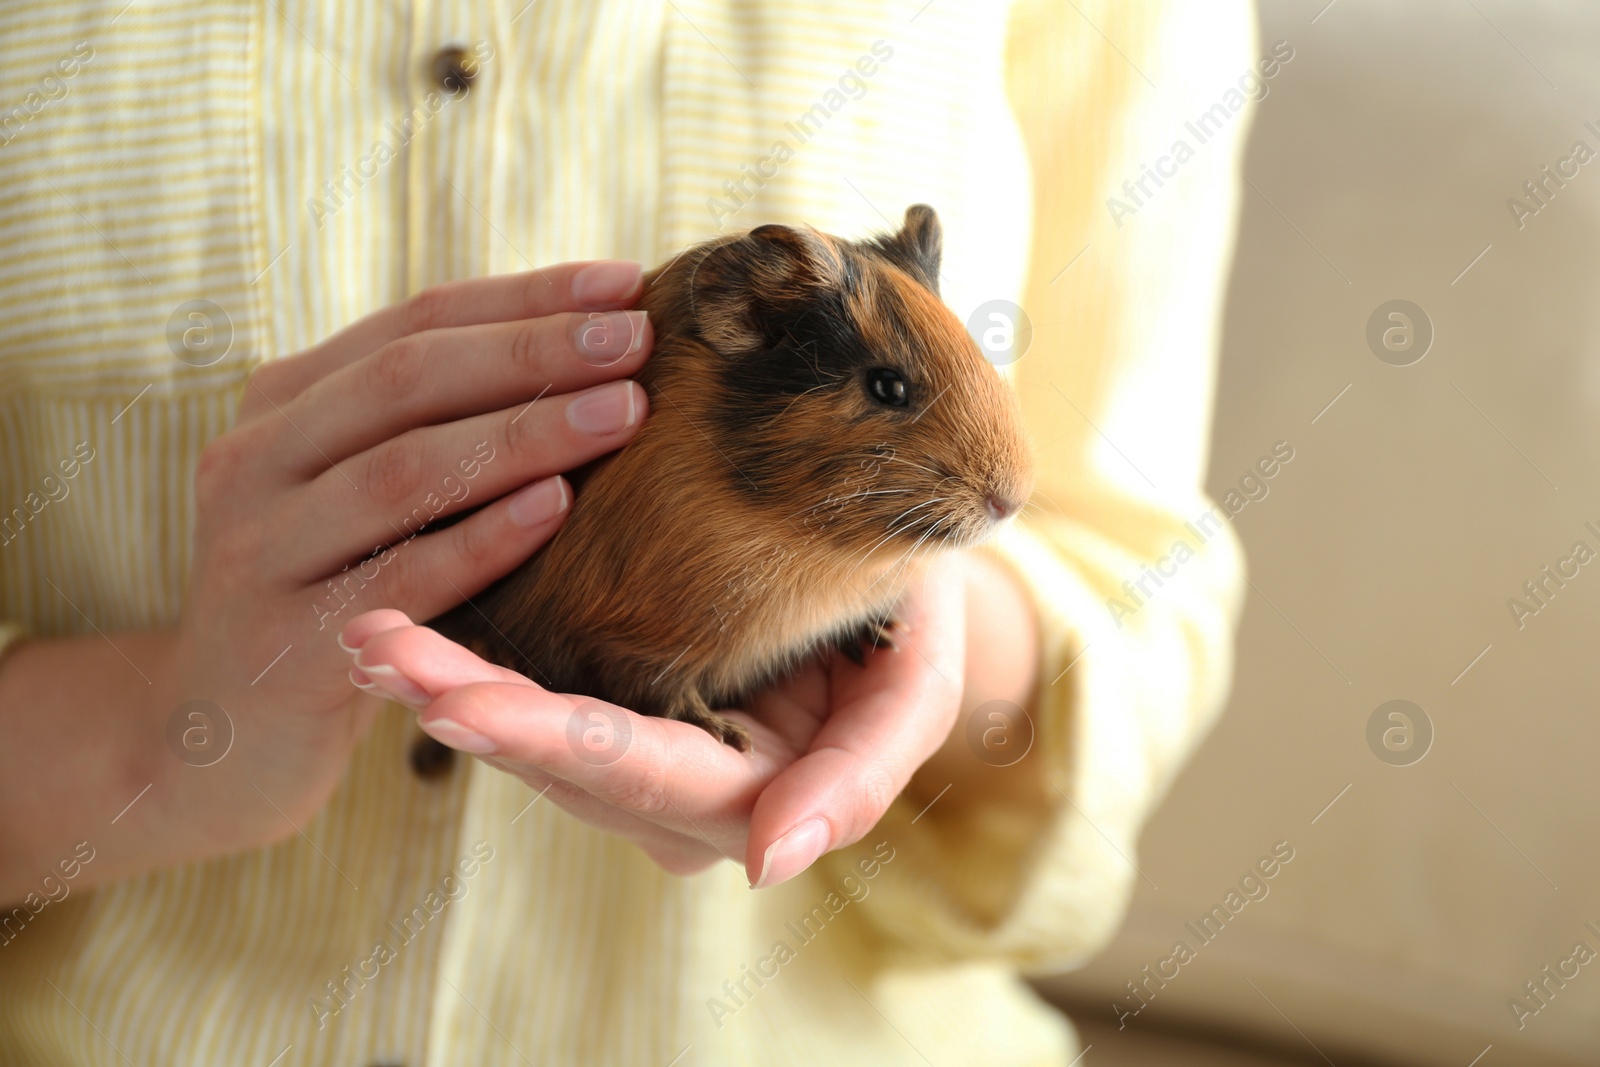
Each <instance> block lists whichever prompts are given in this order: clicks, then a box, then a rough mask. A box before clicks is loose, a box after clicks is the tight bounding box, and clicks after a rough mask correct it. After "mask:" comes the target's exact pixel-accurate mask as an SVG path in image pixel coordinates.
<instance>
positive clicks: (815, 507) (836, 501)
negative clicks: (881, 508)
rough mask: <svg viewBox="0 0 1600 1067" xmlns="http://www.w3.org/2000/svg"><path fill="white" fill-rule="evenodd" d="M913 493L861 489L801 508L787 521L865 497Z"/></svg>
mask: <svg viewBox="0 0 1600 1067" xmlns="http://www.w3.org/2000/svg"><path fill="white" fill-rule="evenodd" d="M913 492H916V490H914V489H861V490H857V491H856V492H854V493H846V494H845V495H844V496H831V497H829V498H828V499H826V500H824V501H823V502H822V503H820V504H812V505H811V506H810V507H807V508H801V509H800V510H799V511H797V512H795V513H794V514H792V515H789V516H787V519H788V521H791V522H792V521H794V520H795V519H798V518H800V517H801V516H802V515H808V514H813V513H816V512H820V511H821V510H822V509H823V508H830V509H836V508H838V507H839V506H840V505H843V504H848V503H849V502H850V501H852V500H856V499H859V498H860V497H864V496H884V495H889V494H895V495H898V494H902V493H913Z"/></svg>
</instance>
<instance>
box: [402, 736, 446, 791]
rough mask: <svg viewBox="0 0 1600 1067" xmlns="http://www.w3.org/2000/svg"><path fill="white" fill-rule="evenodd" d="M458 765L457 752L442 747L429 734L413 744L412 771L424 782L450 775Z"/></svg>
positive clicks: (444, 746)
mask: <svg viewBox="0 0 1600 1067" xmlns="http://www.w3.org/2000/svg"><path fill="white" fill-rule="evenodd" d="M455 765H456V750H455V749H453V748H451V747H450V746H448V745H441V744H440V743H439V742H437V741H435V740H434V739H433V738H431V737H429V736H428V735H427V734H423V735H422V736H421V737H419V738H417V739H416V741H414V742H412V744H411V770H412V772H413V773H414V774H416V776H417V777H418V778H421V779H422V780H423V781H433V780H434V779H436V778H443V777H444V776H445V775H447V774H449V773H450V771H451V769H452V768H454V767H455Z"/></svg>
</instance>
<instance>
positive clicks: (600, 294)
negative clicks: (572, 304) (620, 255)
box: [572, 259, 644, 307]
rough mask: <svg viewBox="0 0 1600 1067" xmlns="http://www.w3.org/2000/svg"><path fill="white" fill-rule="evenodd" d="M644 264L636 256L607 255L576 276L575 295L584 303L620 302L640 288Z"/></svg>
mask: <svg viewBox="0 0 1600 1067" xmlns="http://www.w3.org/2000/svg"><path fill="white" fill-rule="evenodd" d="M643 277H644V268H643V267H641V266H640V265H639V264H637V263H635V262H633V261H632V260H626V259H605V260H601V261H600V262H599V263H591V264H589V265H588V266H587V267H585V268H583V269H582V270H580V271H579V272H578V273H577V274H574V275H573V276H572V298H573V299H574V300H576V301H577V302H578V303H579V304H581V305H583V306H584V307H600V306H601V305H603V304H619V303H622V302H623V301H625V300H627V299H628V298H629V297H631V296H633V295H634V294H635V293H637V292H638V291H639V284H640V282H641V280H642V279H643Z"/></svg>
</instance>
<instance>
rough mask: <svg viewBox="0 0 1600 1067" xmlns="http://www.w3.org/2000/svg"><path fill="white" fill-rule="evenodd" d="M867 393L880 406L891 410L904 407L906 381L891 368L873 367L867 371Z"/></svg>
mask: <svg viewBox="0 0 1600 1067" xmlns="http://www.w3.org/2000/svg"><path fill="white" fill-rule="evenodd" d="M867 392H869V393H871V394H872V399H874V400H876V401H877V402H878V403H880V404H888V405H889V406H890V407H892V408H903V407H905V406H906V402H907V401H906V380H905V378H903V377H901V375H900V372H899V371H897V370H895V369H893V368H892V367H874V368H872V370H870V371H868V372H867Z"/></svg>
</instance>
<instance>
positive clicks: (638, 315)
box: [572, 311, 649, 367]
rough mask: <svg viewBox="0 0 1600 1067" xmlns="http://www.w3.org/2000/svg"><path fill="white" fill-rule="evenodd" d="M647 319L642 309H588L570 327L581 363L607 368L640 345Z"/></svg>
mask: <svg viewBox="0 0 1600 1067" xmlns="http://www.w3.org/2000/svg"><path fill="white" fill-rule="evenodd" d="M648 320H649V315H648V313H646V312H643V311H606V312H601V311H591V312H589V317H588V318H586V319H580V320H579V321H578V325H577V328H576V329H574V330H573V332H572V343H573V347H575V348H576V349H577V350H578V355H579V356H581V357H582V358H583V361H584V362H585V363H588V364H591V365H592V366H596V367H609V366H611V365H612V364H613V363H616V362H618V361H620V360H622V359H624V358H626V357H628V356H631V355H633V354H634V353H635V352H637V351H639V349H640V348H641V347H643V346H644V331H645V323H646V322H647V321H648Z"/></svg>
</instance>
